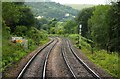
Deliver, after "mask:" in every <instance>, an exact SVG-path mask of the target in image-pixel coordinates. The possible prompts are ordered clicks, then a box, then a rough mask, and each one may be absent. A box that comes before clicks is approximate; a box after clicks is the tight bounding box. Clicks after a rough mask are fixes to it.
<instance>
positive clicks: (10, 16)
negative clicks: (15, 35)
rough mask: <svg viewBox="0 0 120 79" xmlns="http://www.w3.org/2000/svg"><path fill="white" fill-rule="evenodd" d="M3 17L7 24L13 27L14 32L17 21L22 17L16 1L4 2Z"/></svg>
mask: <svg viewBox="0 0 120 79" xmlns="http://www.w3.org/2000/svg"><path fill="white" fill-rule="evenodd" d="M2 17H3V19H4V21H5V24H6V25H7V26H9V27H10V28H11V32H14V30H15V26H16V23H18V21H19V17H20V12H19V9H18V7H17V6H16V5H15V4H14V3H11V2H3V3H2Z"/></svg>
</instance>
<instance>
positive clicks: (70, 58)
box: [61, 39, 101, 79]
mask: <svg viewBox="0 0 120 79" xmlns="http://www.w3.org/2000/svg"><path fill="white" fill-rule="evenodd" d="M61 50H62V55H63V58H64V60H65V62H66V65H67V66H68V68H69V70H70V72H71V74H72V75H73V77H74V78H75V79H77V78H91V79H93V78H94V79H101V78H100V76H99V75H97V74H96V73H95V72H94V71H93V70H92V69H91V68H89V67H88V66H87V64H86V63H84V62H83V60H82V59H80V58H79V57H78V56H77V54H76V53H75V52H74V50H73V49H72V46H71V44H70V42H69V40H67V39H63V47H62V48H61Z"/></svg>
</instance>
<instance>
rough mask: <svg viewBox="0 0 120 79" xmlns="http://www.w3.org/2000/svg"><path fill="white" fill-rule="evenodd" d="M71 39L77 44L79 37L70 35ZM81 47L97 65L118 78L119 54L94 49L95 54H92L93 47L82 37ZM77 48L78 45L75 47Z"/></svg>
mask: <svg viewBox="0 0 120 79" xmlns="http://www.w3.org/2000/svg"><path fill="white" fill-rule="evenodd" d="M69 38H71V39H72V41H73V42H74V43H76V42H77V35H76V34H73V35H69ZM80 41H81V45H82V49H81V50H82V52H83V53H85V55H86V56H87V57H88V58H89V59H90V60H91V61H92V62H94V63H95V64H96V65H98V66H99V67H102V68H103V69H104V70H105V71H107V72H108V73H110V74H111V75H112V76H114V77H118V73H119V71H118V53H116V52H112V53H108V52H107V51H106V50H100V49H99V50H98V49H97V48H93V53H91V46H90V44H88V43H87V42H86V41H85V38H83V37H82V40H80ZM75 46H76V47H77V46H78V45H75Z"/></svg>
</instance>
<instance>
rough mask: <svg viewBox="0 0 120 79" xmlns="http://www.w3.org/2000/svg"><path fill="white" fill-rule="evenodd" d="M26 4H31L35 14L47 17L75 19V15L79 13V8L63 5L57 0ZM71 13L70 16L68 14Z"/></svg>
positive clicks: (60, 19)
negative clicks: (56, 1)
mask: <svg viewBox="0 0 120 79" xmlns="http://www.w3.org/2000/svg"><path fill="white" fill-rule="evenodd" d="M26 5H28V6H30V7H31V9H32V12H34V14H35V16H41V17H42V16H43V17H44V18H47V19H50V20H51V19H53V18H56V19H57V20H59V21H65V20H66V19H70V18H71V19H73V18H74V16H76V15H77V12H78V11H77V10H75V9H73V8H71V7H69V6H65V5H61V4H59V3H55V2H34V3H33V2H29V3H26ZM66 14H69V16H66Z"/></svg>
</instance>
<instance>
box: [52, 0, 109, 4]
mask: <svg viewBox="0 0 120 79" xmlns="http://www.w3.org/2000/svg"><path fill="white" fill-rule="evenodd" d="M52 1H54V2H59V3H61V4H105V3H106V1H107V0H52Z"/></svg>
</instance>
